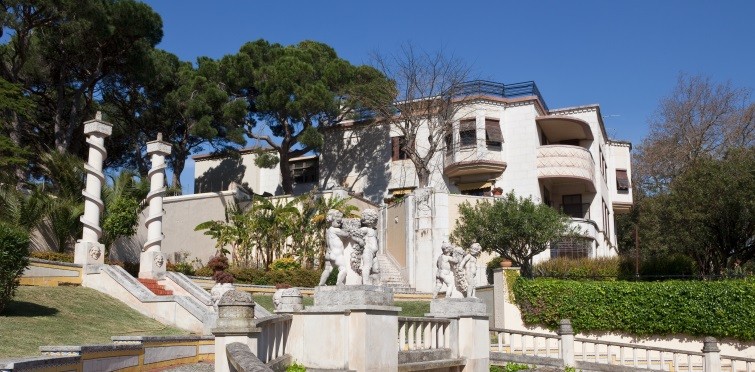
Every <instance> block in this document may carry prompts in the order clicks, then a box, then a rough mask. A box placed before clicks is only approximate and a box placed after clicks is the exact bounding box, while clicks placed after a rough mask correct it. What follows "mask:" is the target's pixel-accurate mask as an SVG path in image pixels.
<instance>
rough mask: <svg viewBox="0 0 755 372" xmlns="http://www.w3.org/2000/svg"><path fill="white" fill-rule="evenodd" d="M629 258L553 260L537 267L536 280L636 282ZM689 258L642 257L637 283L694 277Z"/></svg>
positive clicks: (680, 256) (634, 269)
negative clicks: (640, 281) (538, 278)
mask: <svg viewBox="0 0 755 372" xmlns="http://www.w3.org/2000/svg"><path fill="white" fill-rule="evenodd" d="M635 271H636V263H635V258H634V257H632V256H622V257H601V258H554V259H550V260H548V261H543V262H540V263H538V264H536V265H535V266H534V267H533V269H532V272H533V274H534V276H535V277H545V278H560V279H587V280H616V279H619V280H622V279H625V280H636V278H635ZM697 272H698V271H697V268H696V266H695V262H694V261H693V260H692V258H690V257H688V256H684V255H681V254H674V255H666V256H645V257H642V259H641V260H640V261H639V274H640V280H663V279H671V278H680V277H684V276H695V275H696V274H697Z"/></svg>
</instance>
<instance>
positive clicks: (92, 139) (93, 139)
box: [74, 111, 113, 272]
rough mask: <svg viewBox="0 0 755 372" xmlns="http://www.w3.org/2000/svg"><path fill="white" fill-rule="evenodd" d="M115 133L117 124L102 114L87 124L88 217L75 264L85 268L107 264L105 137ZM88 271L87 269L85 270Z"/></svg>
mask: <svg viewBox="0 0 755 372" xmlns="http://www.w3.org/2000/svg"><path fill="white" fill-rule="evenodd" d="M112 132H113V125H112V124H110V123H107V122H104V121H102V114H101V113H100V112H99V111H97V114H96V115H95V117H94V120H89V121H87V122H85V123H84V134H85V135H87V143H89V157H88V160H87V164H85V165H84V170H85V171H86V173H87V176H86V189H84V190H82V191H81V194H82V195H83V196H84V215H83V216H81V223H82V224H83V225H84V229H83V232H82V234H81V240H78V241H77V242H76V248H75V253H74V262H75V263H77V264H80V265H83V266H84V268H85V269H86V266H87V265H102V264H103V263H104V261H105V246H104V245H102V244H100V242H99V240H100V237H102V228H101V227H100V217H101V216H102V213H103V211H104V209H105V204H104V203H103V202H102V199H101V195H102V185H103V184H104V183H105V175H104V174H103V173H102V162H103V161H104V160H105V157H106V156H107V150H105V137H107V136H109V135H110V134H111V133H112ZM85 272H86V270H85Z"/></svg>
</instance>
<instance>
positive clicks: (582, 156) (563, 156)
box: [537, 145, 595, 188]
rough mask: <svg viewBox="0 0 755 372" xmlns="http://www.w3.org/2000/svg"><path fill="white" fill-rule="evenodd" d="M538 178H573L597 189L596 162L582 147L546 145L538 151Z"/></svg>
mask: <svg viewBox="0 0 755 372" xmlns="http://www.w3.org/2000/svg"><path fill="white" fill-rule="evenodd" d="M537 176H538V178H573V179H580V180H584V181H589V183H590V184H591V186H592V188H594V187H595V162H594V161H593V159H592V155H591V154H590V151H588V150H587V149H585V148H583V147H580V146H571V145H546V146H540V147H538V149H537Z"/></svg>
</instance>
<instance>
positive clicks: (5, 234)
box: [0, 223, 29, 313]
mask: <svg viewBox="0 0 755 372" xmlns="http://www.w3.org/2000/svg"><path fill="white" fill-rule="evenodd" d="M28 254H29V234H28V233H27V232H26V231H23V230H21V229H18V228H15V227H12V226H9V225H6V224H4V223H0V313H1V312H2V311H3V309H4V308H5V305H7V304H8V303H9V302H10V300H11V299H12V298H13V295H15V294H16V288H18V278H19V277H20V276H21V274H23V272H24V270H25V269H26V267H27V266H29V258H28V257H27V256H28Z"/></svg>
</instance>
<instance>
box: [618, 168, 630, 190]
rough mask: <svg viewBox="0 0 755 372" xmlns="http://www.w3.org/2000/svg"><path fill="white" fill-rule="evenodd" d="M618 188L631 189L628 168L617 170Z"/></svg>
mask: <svg viewBox="0 0 755 372" xmlns="http://www.w3.org/2000/svg"><path fill="white" fill-rule="evenodd" d="M616 188H617V189H618V190H629V177H628V176H627V170H626V169H617V170H616Z"/></svg>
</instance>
